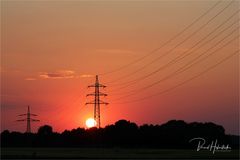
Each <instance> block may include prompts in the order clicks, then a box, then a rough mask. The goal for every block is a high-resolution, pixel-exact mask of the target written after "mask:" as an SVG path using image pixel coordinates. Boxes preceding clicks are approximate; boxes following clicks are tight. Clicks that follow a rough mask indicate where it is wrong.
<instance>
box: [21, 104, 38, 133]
mask: <svg viewBox="0 0 240 160" xmlns="http://www.w3.org/2000/svg"><path fill="white" fill-rule="evenodd" d="M18 116H27V118H24V119H19V120H17V121H18V122H21V121H27V130H26V133H31V122H39V121H40V120H38V119H33V118H31V116H37V115H36V114H31V113H30V108H29V106H28V110H27V113H26V114H20V115H18Z"/></svg>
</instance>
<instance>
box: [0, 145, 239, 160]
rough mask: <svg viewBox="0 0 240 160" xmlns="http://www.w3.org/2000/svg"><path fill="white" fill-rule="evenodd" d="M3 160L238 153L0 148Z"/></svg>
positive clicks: (230, 154)
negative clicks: (12, 159) (11, 159)
mask: <svg viewBox="0 0 240 160" xmlns="http://www.w3.org/2000/svg"><path fill="white" fill-rule="evenodd" d="M1 156H2V158H4V159H8V158H16V159H18V158H19V159H35V158H40V159H41V158H48V159H51V158H55V159H64V158H66V159H74V158H75V159H177V158H180V159H238V156H239V151H238V150H232V151H231V152H216V153H215V154H212V152H209V151H199V152H197V151H196V150H169V149H166V150H165V149H142V148H141V149H132V148H131V149H126V148H2V149H1Z"/></svg>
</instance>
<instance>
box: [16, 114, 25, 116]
mask: <svg viewBox="0 0 240 160" xmlns="http://www.w3.org/2000/svg"><path fill="white" fill-rule="evenodd" d="M26 115H27V114H19V115H18V116H26Z"/></svg>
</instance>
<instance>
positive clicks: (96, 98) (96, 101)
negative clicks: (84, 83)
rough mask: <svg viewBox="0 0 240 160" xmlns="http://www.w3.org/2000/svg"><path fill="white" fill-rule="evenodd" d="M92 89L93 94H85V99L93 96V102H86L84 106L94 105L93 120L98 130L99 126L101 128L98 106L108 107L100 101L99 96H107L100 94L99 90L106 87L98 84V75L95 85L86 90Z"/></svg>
mask: <svg viewBox="0 0 240 160" xmlns="http://www.w3.org/2000/svg"><path fill="white" fill-rule="evenodd" d="M92 87H94V88H95V92H94V93H91V94H87V97H88V96H94V100H93V101H91V102H87V103H86V105H88V104H93V105H94V120H95V121H96V123H97V127H98V128H100V126H101V121H100V105H101V104H105V105H108V103H107V102H104V101H102V100H101V99H100V97H101V96H104V97H106V96H107V94H105V93H102V92H100V88H105V87H106V86H105V85H102V84H100V83H99V80H98V75H96V82H95V84H93V85H90V86H88V88H92Z"/></svg>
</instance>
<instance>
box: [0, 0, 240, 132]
mask: <svg viewBox="0 0 240 160" xmlns="http://www.w3.org/2000/svg"><path fill="white" fill-rule="evenodd" d="M213 6H214V7H213ZM238 6H239V2H238V1H234V2H232V3H231V1H221V2H218V1H214V0H207V1H203V0H199V1H182V0H176V1H161V0H159V1H115V0H113V1H80V0H79V1H78V0H72V1H60V0H59V1H58V0H49V1H36V0H34V1H33V0H32V1H21V0H20V1H17V0H16V1H7V0H3V1H1V68H0V69H1V130H5V129H9V130H16V131H21V132H23V131H25V129H26V124H25V123H19V122H15V120H17V119H19V118H21V117H17V115H18V114H23V113H25V112H26V111H27V106H28V105H30V109H31V111H32V113H34V114H38V117H36V118H37V119H40V122H36V123H34V124H32V128H33V131H36V130H37V128H38V127H39V126H41V125H44V124H49V125H51V126H53V129H54V130H55V131H59V132H62V131H64V129H72V128H77V127H86V126H85V121H86V119H88V118H89V117H93V106H91V105H88V106H85V103H86V102H88V101H91V98H90V97H88V98H86V94H87V93H91V92H93V90H92V89H87V86H88V85H91V84H93V83H94V81H95V75H96V74H99V79H100V83H102V84H104V85H106V86H107V88H105V89H104V90H102V92H104V93H107V94H108V96H107V97H105V98H103V100H104V101H106V102H109V105H107V106H101V107H102V108H101V115H102V117H101V122H102V126H105V125H108V124H112V123H114V122H116V121H117V120H119V119H127V120H130V121H133V122H136V123H137V124H139V125H142V124H145V123H148V124H150V123H151V124H162V123H165V122H167V121H168V120H171V119H182V120H185V121H186V122H193V121H199V122H210V121H211V122H214V123H217V124H220V125H223V127H224V128H225V129H226V132H227V133H231V134H239V131H238V130H239V128H238V126H239V85H238V83H239V70H238V68H239V66H238V65H239V64H238V63H239V56H238V55H237V54H235V55H233V56H231V57H230V58H228V59H227V60H226V61H224V62H223V63H221V64H219V65H218V66H216V67H215V68H213V69H211V70H210V71H208V72H206V73H204V74H202V75H201V76H199V77H197V78H194V79H192V80H191V81H189V82H187V83H186V84H184V85H182V86H179V87H177V88H174V89H171V90H170V91H169V92H165V91H166V90H168V89H169V88H173V87H174V86H176V85H178V84H181V83H182V82H184V81H186V80H188V79H191V78H192V77H194V76H196V75H198V74H199V73H201V72H203V71H205V70H207V69H208V68H210V67H212V66H214V65H215V64H217V63H219V62H220V61H222V60H223V59H224V58H226V57H228V56H230V55H232V54H233V53H235V52H236V51H237V50H238V49H239V37H238V33H239V28H238V27H239V12H238V13H237V14H235V13H236V12H237V11H238V10H239V7H238ZM210 8H212V9H211V10H210V11H209V12H208V13H206V12H207V11H208V10H209V9H210ZM204 13H206V14H205V15H203V14H204ZM201 15H203V16H202V18H199V17H200V16H201ZM229 17H230V18H229ZM198 18H199V19H198ZM196 19H198V20H197V21H195V20H196ZM211 19H212V20H211ZM227 20H228V21H227ZM225 21H226V22H225ZM193 22H195V23H194V24H193V25H192V26H191V27H189V28H187V29H186V30H185V31H184V32H183V33H182V34H181V35H179V36H177V37H176V38H175V39H173V40H172V41H171V42H169V43H167V44H166V45H165V46H163V47H162V48H161V49H159V50H157V51H156V52H154V53H153V54H149V53H150V52H151V51H152V50H154V49H157V48H158V47H161V46H162V45H163V44H164V43H165V42H167V41H168V40H169V39H171V38H172V37H174V36H175V35H177V34H179V33H180V32H181V31H182V30H184V28H186V27H187V26H189V25H190V24H192V23H193ZM204 24H206V25H204ZM218 26H219V27H218ZM217 27H218V28H217ZM199 28H201V29H199ZM195 31H196V32H195ZM194 32H195V33H194ZM193 33H194V34H193ZM210 33H211V35H210V36H209V37H207V38H206V39H205V40H204V41H202V43H204V42H206V43H205V44H204V45H202V47H199V48H197V47H198V46H196V47H195V48H197V49H196V50H194V52H193V53H192V54H191V55H189V56H187V57H185V58H183V59H181V60H180V61H179V62H177V63H173V64H172V65H168V66H167V67H165V68H163V69H161V70H160V71H158V72H156V73H154V74H152V75H151V76H149V77H147V78H145V79H143V78H142V77H146V76H147V75H149V74H151V73H152V72H154V71H156V70H157V69H158V68H161V67H162V66H164V65H166V64H168V63H169V62H170V61H171V60H173V59H175V58H176V57H178V56H179V55H180V56H181V55H184V54H186V53H188V51H189V49H191V48H192V46H194V44H196V43H197V42H198V41H199V40H201V39H202V38H204V37H205V36H207V35H208V34H210ZM191 34H192V36H191V37H190V38H189V39H188V40H186V41H184V42H183V43H181V42H182V41H183V40H184V39H186V38H187V37H188V36H190V35H191ZM214 36H216V38H214ZM211 38H214V39H212V40H211ZM218 42H219V43H218ZM228 42H229V43H228ZM180 43H181V44H180ZM216 43H218V45H216V46H215V47H214V45H215V44H216ZM227 43H228V44H227ZM178 44H179V45H178ZM225 44H227V45H226V46H225V47H223V46H224V45H225ZM176 45H178V46H176ZM200 45H201V44H199V46H200ZM210 47H214V48H213V49H212V50H211V51H209V52H206V51H207V50H208V49H209V48H210ZM221 47H222V48H221ZM218 48H220V49H219V50H218V51H217V52H216V53H214V54H212V55H210V56H209V57H206V58H205V59H203V60H202V61H200V62H199V63H196V64H195V65H193V66H191V67H189V69H187V70H186V71H184V72H181V73H179V74H174V72H175V71H176V70H178V69H179V68H181V67H182V66H184V65H186V64H188V63H189V62H191V60H192V59H194V58H195V57H197V56H198V55H203V54H204V55H203V57H204V56H207V55H208V54H210V53H211V52H212V51H214V50H216V49H218ZM166 53H167V54H166ZM238 53H239V51H238ZM164 54H166V56H161V55H164ZM145 55H149V56H145ZM143 56H145V58H142V57H143ZM159 57H160V58H159ZM140 58H142V60H141V61H139V62H137V63H132V62H134V61H136V60H138V59H140ZM154 60H155V61H154ZM152 61H154V63H151V64H150V62H152ZM129 63H131V64H132V65H129V66H127V67H125V68H124V67H123V66H125V65H127V64H129ZM143 66H146V67H144V68H143V69H141V67H143ZM121 67H123V68H121ZM140 69H141V70H140ZM171 73H172V75H173V76H171V77H169V78H167V79H165V80H163V81H162V82H161V83H157V84H155V85H154V86H152V87H147V86H149V85H151V84H154V83H156V82H158V81H160V80H162V79H164V77H168V75H171ZM140 79H142V80H140ZM134 80H136V81H135V82H134V83H131V85H129V86H125V87H124V85H125V84H127V83H128V82H131V81H134ZM144 87H147V88H144ZM131 93H132V94H131ZM156 93H160V94H158V95H156V96H153V97H151V98H146V99H144V100H140V99H143V98H144V97H147V96H151V95H154V94H156ZM129 94H131V95H129ZM34 118H35V117H34Z"/></svg>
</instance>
